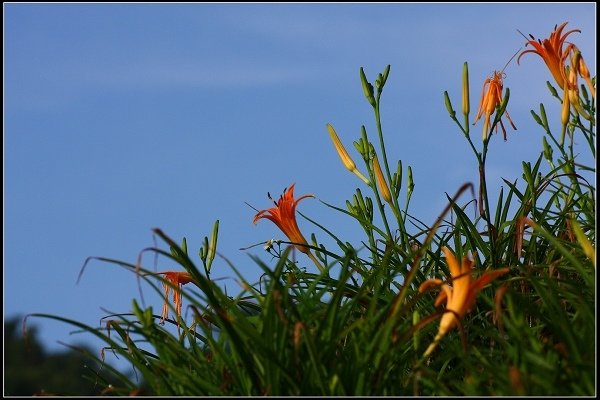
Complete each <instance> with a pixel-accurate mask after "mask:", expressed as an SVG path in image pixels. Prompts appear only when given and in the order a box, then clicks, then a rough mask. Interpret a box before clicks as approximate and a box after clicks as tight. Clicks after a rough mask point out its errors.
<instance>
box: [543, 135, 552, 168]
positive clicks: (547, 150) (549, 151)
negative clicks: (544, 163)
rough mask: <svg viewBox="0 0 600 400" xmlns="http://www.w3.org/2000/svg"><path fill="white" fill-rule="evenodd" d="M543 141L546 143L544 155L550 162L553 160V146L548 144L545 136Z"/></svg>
mask: <svg viewBox="0 0 600 400" xmlns="http://www.w3.org/2000/svg"><path fill="white" fill-rule="evenodd" d="M542 142H543V145H544V157H545V158H546V160H548V161H549V162H552V147H550V145H549V144H548V141H547V140H546V137H545V136H544V137H543V138H542Z"/></svg>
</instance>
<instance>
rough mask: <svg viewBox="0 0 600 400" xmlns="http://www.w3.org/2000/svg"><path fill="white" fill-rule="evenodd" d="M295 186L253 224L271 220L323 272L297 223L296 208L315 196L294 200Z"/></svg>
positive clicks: (262, 211) (285, 191) (309, 195)
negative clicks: (303, 201) (303, 200)
mask: <svg viewBox="0 0 600 400" xmlns="http://www.w3.org/2000/svg"><path fill="white" fill-rule="evenodd" d="M295 185H296V184H295V183H293V184H292V185H291V186H290V187H289V188H287V189H285V190H284V191H283V194H282V195H281V197H279V200H277V202H276V203H275V207H272V208H269V209H266V210H261V211H259V212H258V213H257V214H256V215H255V216H254V221H253V222H254V224H256V222H258V220H259V219H262V218H266V219H268V220H271V221H272V222H273V223H274V224H275V225H277V227H278V228H279V229H281V231H282V232H283V233H284V234H285V235H286V236H287V237H288V239H290V242H292V243H293V244H294V246H295V247H296V248H297V249H298V250H300V251H301V252H303V253H305V254H306V255H308V256H309V257H310V258H311V260H313V262H314V263H315V264H316V265H317V267H318V268H319V269H320V270H321V271H323V270H324V269H323V266H322V265H321V264H320V263H319V261H318V260H317V259H316V258H315V256H314V255H313V254H312V253H311V252H310V249H309V247H308V242H307V241H306V239H305V238H304V236H303V235H302V232H300V228H299V227H298V222H296V206H297V205H298V203H299V202H300V200H302V199H305V198H307V197H315V196H314V195H312V194H305V195H303V196H300V197H299V198H297V199H294V187H295Z"/></svg>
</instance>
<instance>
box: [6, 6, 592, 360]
mask: <svg viewBox="0 0 600 400" xmlns="http://www.w3.org/2000/svg"><path fill="white" fill-rule="evenodd" d="M3 9H4V126H3V128H4V132H3V133H4V136H3V141H4V154H3V155H4V210H3V211H4V235H3V237H4V271H3V273H4V315H5V318H6V317H10V316H13V315H15V314H20V315H24V314H27V313H34V312H40V313H51V314H57V315H60V316H64V317H67V318H73V319H77V320H79V321H82V322H85V323H87V324H90V325H93V326H96V325H98V323H99V320H100V318H101V317H103V316H105V315H106V314H107V312H106V311H105V310H110V311H114V312H128V311H129V310H130V308H131V299H132V298H134V297H136V298H138V297H139V295H138V291H137V286H136V280H135V277H134V275H133V274H131V273H130V272H127V271H124V270H123V269H120V268H118V267H116V266H113V265H109V264H102V263H100V262H93V263H91V264H90V265H89V266H88V268H87V270H86V272H85V274H84V275H83V278H82V280H81V282H80V283H79V284H77V285H76V279H77V275H78V273H79V271H80V268H81V267H82V265H83V262H84V260H85V259H86V258H87V257H88V256H103V257H109V258H114V259H119V260H124V261H129V262H135V260H136V257H137V256H138V254H139V252H140V251H141V250H142V249H144V248H146V247H149V246H152V245H153V237H152V232H151V229H152V228H154V227H159V228H161V229H162V230H163V231H164V232H165V233H167V234H168V235H169V236H170V237H172V238H174V239H175V240H177V241H180V240H181V238H183V237H184V236H185V237H187V240H188V247H189V249H190V253H191V254H197V252H198V248H199V245H200V243H201V240H202V239H203V237H204V236H205V235H208V234H209V233H210V230H211V228H212V225H213V222H214V221H215V220H216V219H219V220H220V238H219V249H218V250H219V252H220V253H221V254H223V255H224V256H226V257H227V258H229V259H230V260H231V261H232V262H233V263H234V264H235V265H236V267H237V268H238V269H239V270H240V271H242V272H243V273H244V274H245V276H247V278H248V279H249V280H250V281H251V282H253V281H256V280H257V279H258V276H259V269H258V267H257V266H256V264H255V263H254V262H253V261H252V260H251V259H250V256H249V255H250V254H253V255H259V256H261V257H262V258H263V259H264V260H267V261H268V260H269V256H268V255H267V254H265V253H264V252H263V250H262V248H261V247H256V248H253V249H251V250H249V251H240V250H239V249H240V248H241V247H245V246H249V245H252V244H255V243H258V242H261V241H265V240H267V239H271V238H280V239H283V238H284V237H283V235H282V234H281V233H280V232H279V231H278V230H277V228H276V227H275V225H273V224H272V223H270V222H269V221H266V220H263V221H260V222H259V223H258V224H257V225H253V224H252V219H253V216H254V214H255V211H254V210H253V209H251V208H250V207H248V206H247V205H246V204H245V203H244V202H248V203H249V204H251V205H253V206H254V207H256V208H259V209H263V208H268V207H270V206H271V205H272V203H271V202H270V201H269V200H268V199H267V192H270V193H271V194H272V195H273V197H278V196H279V194H280V193H281V190H282V189H283V188H284V187H286V186H289V185H290V184H291V183H293V182H296V194H297V195H302V194H305V193H314V194H315V195H316V198H317V199H318V200H323V201H325V202H328V203H331V204H335V205H338V206H341V207H345V200H346V199H350V198H351V196H352V194H353V193H354V191H355V189H356V188H357V187H361V188H362V190H363V191H366V190H367V189H366V188H365V187H364V185H363V184H362V182H361V181H359V180H358V179H357V178H356V177H355V176H354V175H352V174H350V173H349V172H348V171H347V170H345V169H344V167H343V166H342V164H341V162H340V160H339V158H338V156H337V154H336V153H335V151H334V148H333V145H332V144H331V142H330V139H329V136H328V134H327V130H326V127H325V125H326V123H331V124H333V126H334V127H335V128H336V130H337V132H338V134H339V135H340V138H341V139H342V141H343V142H344V143H345V144H346V146H347V148H348V149H349V151H350V152H351V153H352V155H353V156H354V158H355V161H357V164H359V165H360V162H359V161H360V157H359V155H358V154H357V153H356V152H355V151H354V148H353V146H352V145H351V143H352V141H354V140H356V139H357V138H358V137H359V135H360V126H361V125H363V124H364V125H365V126H366V128H367V131H368V132H369V134H370V136H371V138H376V131H375V124H374V118H373V115H372V111H371V107H370V105H369V104H368V103H367V101H366V100H365V99H364V97H363V93H362V89H361V85H360V80H359V68H360V67H361V66H362V67H364V68H365V71H366V73H367V76H368V77H369V79H370V80H372V81H374V78H375V77H376V75H377V74H378V73H379V72H381V71H383V69H384V68H385V66H386V65H387V64H391V73H390V77H389V79H388V83H387V85H386V89H385V91H384V94H383V97H382V98H383V107H382V115H383V126H384V131H385V134H386V138H387V150H388V158H389V160H390V161H391V162H392V164H394V165H395V163H396V160H398V159H402V161H403V164H404V165H405V168H406V166H408V165H411V166H412V169H413V173H414V177H415V183H416V187H415V193H414V195H413V206H412V208H411V212H412V214H414V215H415V216H417V217H419V218H420V219H422V220H423V221H425V222H427V223H429V224H431V223H433V221H434V220H435V218H436V216H437V215H438V214H439V213H440V211H441V210H442V209H443V207H444V206H445V204H446V203H445V195H444V193H445V192H448V193H454V192H455V191H456V190H457V189H458V187H459V186H460V185H462V184H463V183H465V182H473V183H476V182H477V171H476V162H475V159H474V158H473V155H472V154H471V152H470V149H469V147H468V144H467V142H466V141H465V140H464V138H463V137H462V135H461V134H460V133H459V131H458V128H456V127H455V125H454V123H453V122H452V121H451V120H450V119H449V118H448V113H447V111H446V109H445V107H444V102H443V97H442V94H443V92H444V90H448V91H449V93H450V95H451V97H452V99H453V103H454V105H455V108H456V109H457V110H459V109H460V93H461V92H460V89H461V72H462V65H463V62H465V61H468V62H469V66H470V78H471V98H472V106H471V109H472V112H471V115H472V116H474V113H475V111H476V109H477V104H478V101H479V97H480V94H481V86H482V84H483V81H484V79H485V78H486V77H488V76H489V75H490V74H491V73H492V72H493V71H494V70H499V69H501V68H502V67H503V66H504V65H505V64H506V62H507V61H508V60H509V59H510V57H511V56H512V55H513V54H514V53H515V52H516V51H517V50H518V49H519V48H520V47H522V46H523V45H524V42H525V40H524V39H523V37H522V36H520V35H519V34H518V32H517V29H519V30H521V31H522V32H523V33H525V34H528V33H531V34H533V35H534V36H535V37H539V38H544V37H547V36H548V35H549V34H550V32H551V31H552V30H553V29H554V26H555V25H556V24H560V23H562V22H564V21H569V24H568V25H567V29H569V28H570V29H574V28H578V29H581V33H573V34H571V35H570V36H569V39H570V40H572V41H573V42H575V43H576V44H577V45H578V46H579V48H580V49H581V51H582V53H583V56H584V57H585V59H586V61H587V63H588V66H589V68H590V70H591V71H593V75H595V70H596V65H595V59H596V41H595V38H596V25H595V22H596V21H595V16H596V6H595V4H594V3H579V4H577V3H568V4H6V3H4V5H3ZM505 72H506V74H507V75H506V78H505V81H504V84H505V87H509V88H510V89H511V98H510V103H509V106H508V110H509V112H510V114H511V117H512V119H513V121H514V122H515V124H516V125H517V128H518V130H517V131H512V129H509V131H508V135H509V138H508V141H507V142H504V141H502V140H501V136H496V137H494V138H493V139H492V144H491V147H492V149H491V152H490V154H489V156H488V168H489V172H488V174H489V175H488V185H489V186H490V187H491V189H492V190H497V189H499V188H500V186H501V185H502V180H501V177H504V178H507V179H509V180H511V181H512V180H515V179H517V178H520V176H521V161H522V160H529V161H532V160H534V159H535V158H536V157H537V155H538V154H539V151H540V149H541V138H542V131H541V129H540V128H539V127H538V126H537V125H536V124H535V122H533V120H532V118H531V115H530V111H529V110H530V109H538V105H539V103H540V102H544V103H545V104H546V105H547V108H548V109H549V110H556V109H557V107H556V101H554V100H553V99H551V98H550V95H549V94H548V91H547V88H546V85H545V81H546V80H551V79H552V78H551V75H550V73H549V72H548V70H547V69H546V67H545V65H544V64H543V62H542V60H541V59H540V58H539V57H537V56H531V55H530V56H526V57H524V58H523V59H521V65H519V66H518V65H517V64H516V62H515V61H514V60H513V62H512V63H511V64H510V65H509V66H508V67H507V68H506V70H505ZM551 112H552V111H549V113H551ZM553 115H554V116H556V117H558V114H556V113H554V114H553ZM553 122H554V124H555V125H554V126H555V127H556V129H558V126H559V121H553ZM472 132H473V134H474V135H477V136H479V135H480V133H481V122H480V123H479V124H478V125H477V126H476V127H474V128H473V130H472ZM362 170H363V172H364V168H362ZM401 196H404V194H402V195H401ZM318 200H314V199H307V200H303V201H302V203H300V206H299V210H300V211H301V212H303V213H305V214H307V215H308V216H310V217H311V218H313V219H316V220H318V221H319V222H321V223H323V224H324V225H325V226H327V227H328V228H329V229H331V230H332V231H334V232H335V233H336V234H338V235H339V237H340V238H341V239H342V240H347V241H350V242H353V243H355V244H356V246H359V243H360V240H361V239H362V238H363V237H362V235H361V229H360V227H359V226H358V224H357V223H356V222H355V221H353V220H350V219H348V218H347V217H345V216H344V215H342V214H338V213H336V212H335V211H333V210H331V209H329V208H327V207H326V206H324V205H323V204H322V203H320V202H319V201H318ZM299 224H300V226H301V229H302V230H303V231H304V233H305V236H306V237H309V236H310V233H312V232H315V233H316V234H317V235H318V237H323V238H324V237H325V235H324V234H323V233H322V232H320V231H319V230H318V228H316V227H314V226H312V225H311V224H310V223H309V222H307V221H305V220H302V219H299ZM146 260H147V261H148V263H147V264H146V265H147V267H148V268H152V262H151V261H152V259H151V257H146ZM195 260H196V261H198V265H201V263H200V262H199V260H198V258H197V257H196V258H195ZM300 260H301V262H305V263H306V265H307V266H308V267H309V268H311V264H310V263H309V262H306V260H304V259H302V258H300ZM171 268H174V265H170V264H169V263H166V262H165V261H164V260H163V261H161V262H160V263H159V266H158V269H160V270H165V269H171ZM213 277H215V278H226V279H224V280H222V281H221V282H222V283H223V285H226V286H227V290H228V292H229V293H232V294H235V293H238V292H239V287H238V286H237V284H236V283H235V281H234V280H233V279H231V277H233V273H232V271H231V270H230V269H229V268H228V266H227V265H226V263H225V262H224V261H223V260H222V259H219V258H217V259H216V260H215V262H214V264H213ZM144 294H145V300H146V303H147V304H148V305H153V306H154V309H155V310H156V311H157V312H160V309H159V307H160V306H161V304H162V300H161V298H160V296H159V295H158V294H155V293H152V292H150V291H147V292H146V293H144ZM102 308H103V309H104V310H103V309H102ZM32 323H34V324H37V325H39V326H40V327H41V337H42V339H43V340H44V341H45V342H46V343H47V345H48V346H50V348H53V349H57V348H59V345H58V344H57V341H64V342H68V343H76V342H81V341H83V342H87V343H90V344H92V345H93V346H96V348H98V349H99V347H100V344H99V342H97V341H93V340H91V338H89V336H87V335H76V336H72V335H69V332H70V331H71V327H69V326H66V325H64V324H61V323H57V322H53V321H46V320H41V319H36V320H32Z"/></svg>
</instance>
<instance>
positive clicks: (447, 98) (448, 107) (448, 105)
mask: <svg viewBox="0 0 600 400" xmlns="http://www.w3.org/2000/svg"><path fill="white" fill-rule="evenodd" d="M444 103H445V104H446V110H448V113H449V114H450V118H452V119H454V118H456V111H454V109H453V108H452V103H451V102H450V96H448V92H447V91H444Z"/></svg>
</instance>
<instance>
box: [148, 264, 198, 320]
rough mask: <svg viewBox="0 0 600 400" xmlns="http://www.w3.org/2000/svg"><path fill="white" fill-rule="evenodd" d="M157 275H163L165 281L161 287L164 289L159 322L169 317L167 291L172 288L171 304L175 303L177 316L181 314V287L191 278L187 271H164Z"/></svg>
mask: <svg viewBox="0 0 600 400" xmlns="http://www.w3.org/2000/svg"><path fill="white" fill-rule="evenodd" d="M157 275H164V276H165V282H163V288H164V290H165V302H164V304H163V308H162V314H161V323H164V322H165V319H167V318H168V317H169V293H170V292H171V290H173V304H175V313H176V314H177V318H179V317H180V316H181V287H182V286H183V285H185V284H187V283H190V282H192V281H193V278H192V276H191V275H190V274H188V273H187V272H176V271H165V272H158V273H157ZM167 282H170V283H171V284H172V285H173V286H175V288H173V287H171V285H169V284H168V283H167Z"/></svg>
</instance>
